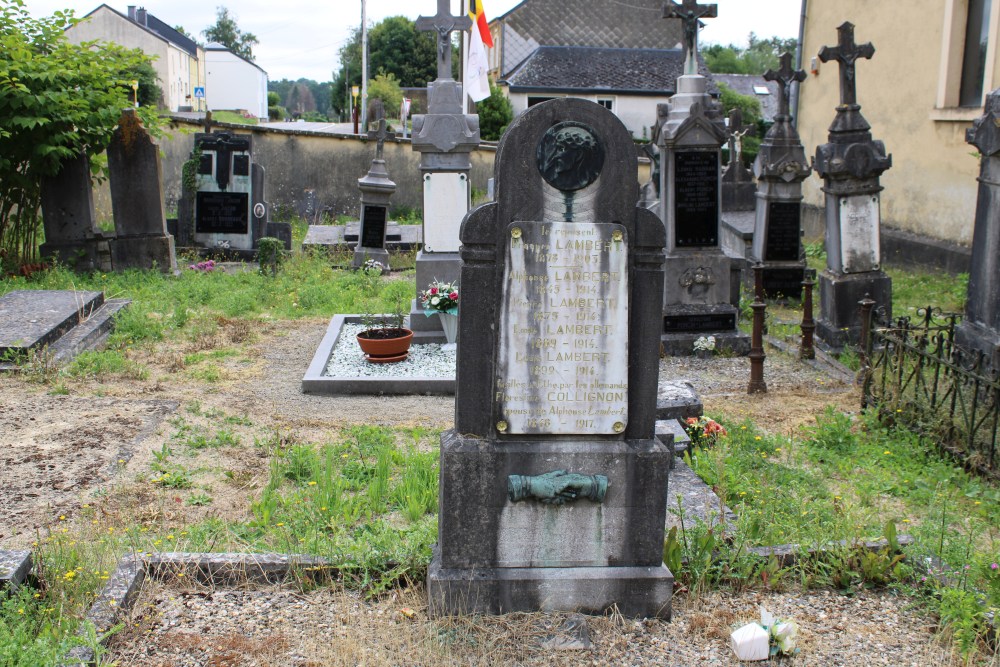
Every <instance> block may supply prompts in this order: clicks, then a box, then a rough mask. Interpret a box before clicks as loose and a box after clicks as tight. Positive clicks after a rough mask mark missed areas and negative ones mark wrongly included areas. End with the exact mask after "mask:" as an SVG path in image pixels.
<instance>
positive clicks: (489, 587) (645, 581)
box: [427, 551, 674, 620]
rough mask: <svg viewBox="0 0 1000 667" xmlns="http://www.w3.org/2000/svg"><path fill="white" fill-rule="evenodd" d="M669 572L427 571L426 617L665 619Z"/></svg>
mask: <svg viewBox="0 0 1000 667" xmlns="http://www.w3.org/2000/svg"><path fill="white" fill-rule="evenodd" d="M673 589H674V576H673V575H672V574H671V573H670V570H668V569H667V567H666V566H665V565H662V564H661V565H659V566H655V567H559V568H551V567H517V568H490V569H481V570H471V569H470V570H466V569H448V568H443V567H441V558H440V554H439V553H437V552H436V551H435V554H434V560H432V561H431V565H430V568H428V570H427V598H428V599H427V602H428V612H429V614H430V615H431V616H454V615H459V614H461V615H466V614H507V613H511V612H517V611H525V612H533V611H542V612H556V611H569V612H581V613H584V614H597V615H600V614H603V613H605V612H606V611H608V610H609V609H612V608H614V609H617V610H618V612H620V613H621V614H622V615H623V616H627V617H630V618H662V619H665V620H670V616H671V596H672V594H673Z"/></svg>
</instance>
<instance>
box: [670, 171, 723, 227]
mask: <svg viewBox="0 0 1000 667" xmlns="http://www.w3.org/2000/svg"><path fill="white" fill-rule="evenodd" d="M674 216H675V217H674V220H675V230H676V236H675V244H676V245H677V246H678V247H698V246H715V245H718V244H719V154H718V153H717V152H714V151H713V152H708V151H683V152H680V153H677V154H676V155H675V156H674Z"/></svg>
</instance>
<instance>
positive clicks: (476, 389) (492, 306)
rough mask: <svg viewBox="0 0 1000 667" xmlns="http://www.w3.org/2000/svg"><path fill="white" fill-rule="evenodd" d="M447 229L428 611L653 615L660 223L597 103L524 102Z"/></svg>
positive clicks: (663, 591)
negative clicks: (455, 231)
mask: <svg viewBox="0 0 1000 667" xmlns="http://www.w3.org/2000/svg"><path fill="white" fill-rule="evenodd" d="M494 173H495V176H496V200H495V201H493V202H490V203H487V204H484V205H482V206H480V207H478V208H476V209H475V210H473V211H472V212H470V213H469V214H468V215H467V216H466V217H465V220H464V222H463V223H462V231H461V240H462V249H461V257H462V269H461V281H462V287H463V290H464V291H463V295H462V298H463V306H462V318H461V319H460V321H459V326H460V338H461V340H462V345H461V346H460V347H459V349H458V368H457V388H456V401H455V428H454V429H453V430H451V431H448V432H446V433H444V434H443V435H442V437H441V473H440V502H441V505H440V515H439V522H438V545H437V547H436V549H435V554H434V559H433V562H432V563H431V567H430V571H429V573H428V594H429V599H430V610H431V613H432V614H435V615H441V614H454V613H502V612H510V611H531V610H545V611H554V610H566V611H569V610H572V611H584V612H590V613H602V612H604V611H606V610H608V609H611V608H614V607H616V608H617V609H618V611H620V612H621V613H623V614H625V615H628V616H659V617H669V616H670V598H671V592H672V588H673V577H672V575H671V573H670V571H669V570H668V569H667V568H666V567H665V566H664V565H663V563H662V547H663V537H664V535H663V530H664V528H663V526H664V519H665V512H666V499H667V498H666V482H667V471H668V469H669V466H670V459H671V454H670V449H669V446H670V443H669V442H668V443H667V445H666V446H665V445H664V443H663V442H661V441H660V440H658V439H657V438H656V436H655V421H656V389H657V375H658V368H659V357H658V351H659V327H658V326H657V324H658V321H659V316H660V313H661V309H662V298H663V297H662V290H663V244H664V230H663V225H662V224H661V223H660V221H659V220H658V219H657V218H656V216H655V214H653V213H652V212H650V211H648V210H646V209H644V208H641V207H638V206H636V202H637V200H638V194H639V192H638V190H639V188H638V181H637V178H636V169H635V149H634V147H633V144H632V140H631V137H630V135H629V133H628V131H627V130H626V128H625V127H624V125H622V123H621V122H620V121H619V120H618V119H617V118H616V117H615V116H614V115H613V114H612V113H611V112H609V111H608V110H607V109H605V108H604V107H602V106H600V105H598V104H595V103H593V102H588V101H584V100H578V99H564V100H553V101H549V102H545V103H543V104H539V105H536V106H534V107H532V108H531V109H529V110H528V111H527V112H525V113H524V114H523V115H521V116H520V117H519V118H517V119H516V120H515V121H514V122H513V123H512V125H511V127H510V129H509V130H508V132H507V133H506V134H505V135H504V138H503V139H502V140H501V142H500V145H499V148H498V152H497V158H496V163H495V167H494Z"/></svg>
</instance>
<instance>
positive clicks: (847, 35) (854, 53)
mask: <svg viewBox="0 0 1000 667" xmlns="http://www.w3.org/2000/svg"><path fill="white" fill-rule="evenodd" d="M837 36H838V39H837V46H824V47H823V48H822V49H820V50H819V59H820V60H822V61H823V62H827V61H829V60H837V61H839V62H840V104H841V106H845V105H852V104H857V103H858V93H857V89H856V87H855V76H854V62H855V61H856V60H857V59H858V58H871V57H872V56H873V55H875V47H874V46H872V43H871V42H866V43H864V44H855V43H854V24H853V23H851V22H850V21H844V22H843V23H842V24H840V26H839V27H838V28H837Z"/></svg>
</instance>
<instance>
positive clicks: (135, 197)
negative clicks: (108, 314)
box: [108, 109, 177, 273]
mask: <svg viewBox="0 0 1000 667" xmlns="http://www.w3.org/2000/svg"><path fill="white" fill-rule="evenodd" d="M108 180H109V185H110V189H111V210H112V213H113V215H114V218H115V238H114V239H113V240H112V241H111V264H112V266H114V268H115V270H116V271H122V270H124V269H152V268H158V269H160V270H161V271H165V272H168V273H169V272H173V271H176V270H177V258H176V256H175V254H174V237H173V236H171V235H170V234H168V233H167V219H166V214H165V213H164V207H163V187H162V178H161V168H160V147H159V145H158V144H157V143H156V141H154V140H153V138H152V137H151V136H150V135H149V132H147V131H146V128H145V127H143V125H142V121H141V120H140V119H139V116H138V115H137V114H136V113H135V109H124V110H123V111H122V115H121V118H120V119H119V120H118V127H117V128H115V131H114V134H112V136H111V143H110V144H109V145H108Z"/></svg>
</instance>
